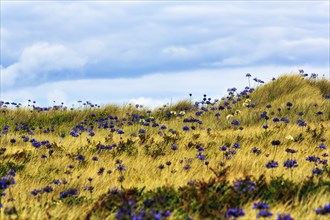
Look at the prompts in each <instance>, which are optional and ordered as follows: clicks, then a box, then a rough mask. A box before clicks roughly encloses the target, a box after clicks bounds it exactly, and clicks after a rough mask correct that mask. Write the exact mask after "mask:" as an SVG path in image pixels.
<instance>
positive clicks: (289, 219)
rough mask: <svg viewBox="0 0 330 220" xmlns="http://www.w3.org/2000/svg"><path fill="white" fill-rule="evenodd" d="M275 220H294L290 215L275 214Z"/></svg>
mask: <svg viewBox="0 0 330 220" xmlns="http://www.w3.org/2000/svg"><path fill="white" fill-rule="evenodd" d="M276 220H294V219H293V218H292V217H291V216H290V214H277V218H276Z"/></svg>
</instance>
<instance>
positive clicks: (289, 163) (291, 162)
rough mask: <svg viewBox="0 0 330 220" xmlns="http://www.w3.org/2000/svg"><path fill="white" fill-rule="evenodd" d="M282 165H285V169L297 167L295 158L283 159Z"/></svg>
mask: <svg viewBox="0 0 330 220" xmlns="http://www.w3.org/2000/svg"><path fill="white" fill-rule="evenodd" d="M284 167H286V168H287V169H289V168H295V167H298V163H297V161H296V160H286V161H284Z"/></svg>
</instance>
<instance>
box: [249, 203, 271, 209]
mask: <svg viewBox="0 0 330 220" xmlns="http://www.w3.org/2000/svg"><path fill="white" fill-rule="evenodd" d="M252 208H253V209H269V206H268V204H267V203H266V202H257V203H254V205H253V207H252Z"/></svg>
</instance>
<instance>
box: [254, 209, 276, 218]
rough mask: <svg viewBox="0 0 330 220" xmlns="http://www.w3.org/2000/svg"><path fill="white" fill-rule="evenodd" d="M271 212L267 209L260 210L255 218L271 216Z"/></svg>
mask: <svg viewBox="0 0 330 220" xmlns="http://www.w3.org/2000/svg"><path fill="white" fill-rule="evenodd" d="M272 215H273V214H272V213H271V212H270V211H269V210H268V209H265V210H260V212H259V213H258V214H257V218H260V217H263V218H267V217H271V216H272Z"/></svg>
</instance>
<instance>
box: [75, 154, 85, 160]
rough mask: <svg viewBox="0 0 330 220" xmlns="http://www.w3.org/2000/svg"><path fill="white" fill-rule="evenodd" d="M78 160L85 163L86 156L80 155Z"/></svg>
mask: <svg viewBox="0 0 330 220" xmlns="http://www.w3.org/2000/svg"><path fill="white" fill-rule="evenodd" d="M76 160H80V161H84V160H85V156H83V155H81V154H79V155H78V156H77V157H76Z"/></svg>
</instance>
